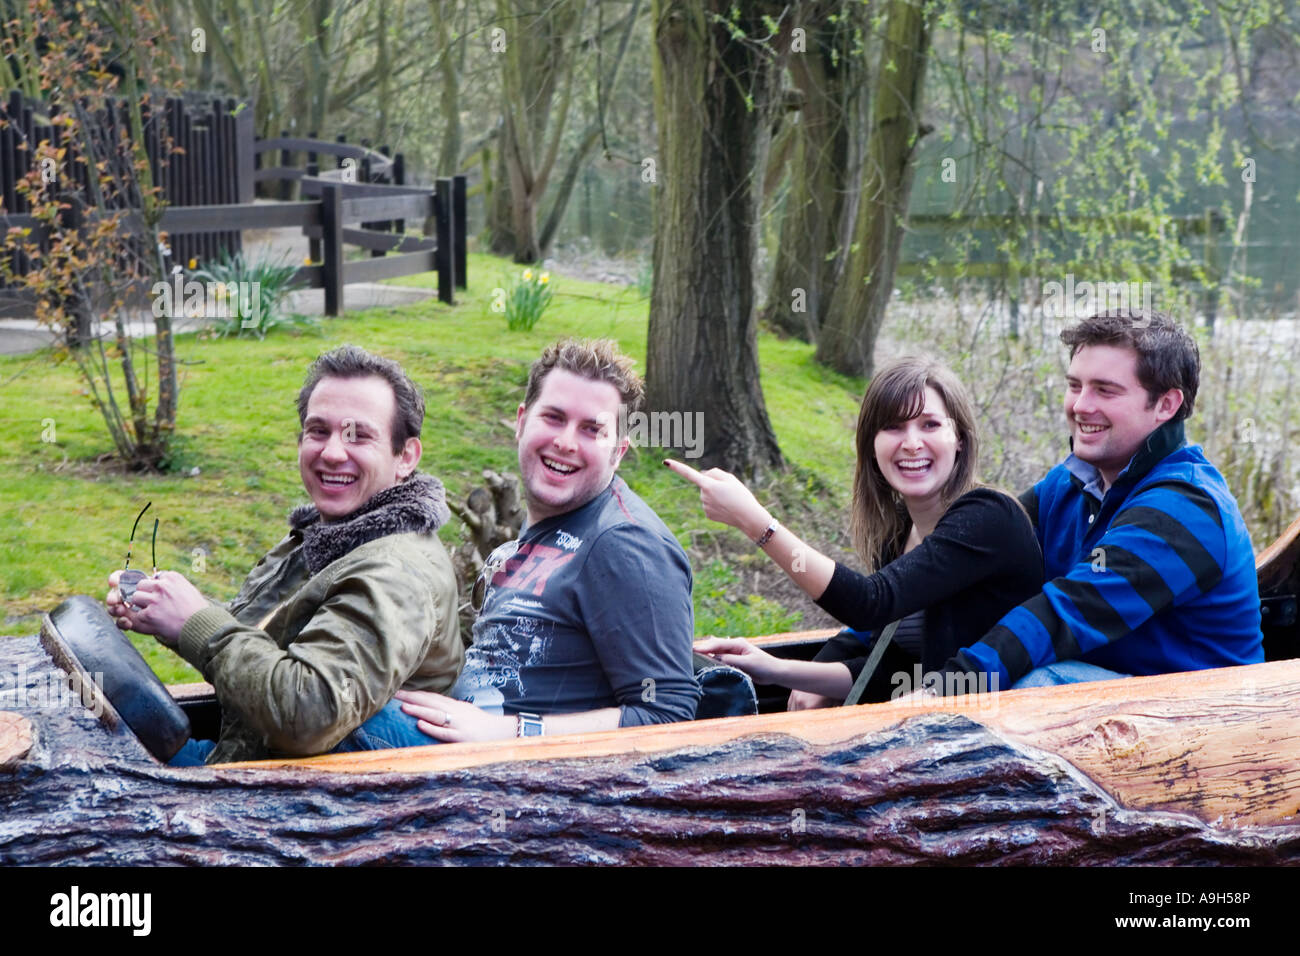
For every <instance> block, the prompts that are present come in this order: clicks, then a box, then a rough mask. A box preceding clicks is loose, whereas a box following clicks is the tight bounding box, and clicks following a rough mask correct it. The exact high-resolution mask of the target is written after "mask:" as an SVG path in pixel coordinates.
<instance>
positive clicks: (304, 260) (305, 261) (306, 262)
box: [302, 256, 311, 266]
mask: <svg viewBox="0 0 1300 956" xmlns="http://www.w3.org/2000/svg"><path fill="white" fill-rule="evenodd" d="M302 264H303V265H305V266H309V265H311V256H303V257H302Z"/></svg>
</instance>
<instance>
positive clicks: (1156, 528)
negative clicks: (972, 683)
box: [940, 310, 1264, 688]
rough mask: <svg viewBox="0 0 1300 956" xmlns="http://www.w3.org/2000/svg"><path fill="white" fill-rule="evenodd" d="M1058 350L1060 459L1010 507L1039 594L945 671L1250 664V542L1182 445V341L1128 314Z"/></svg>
mask: <svg viewBox="0 0 1300 956" xmlns="http://www.w3.org/2000/svg"><path fill="white" fill-rule="evenodd" d="M1061 339H1062V341H1063V342H1064V343H1065V344H1066V345H1067V346H1068V347H1069V349H1070V367H1069V371H1068V372H1067V374H1066V391H1065V415H1066V419H1067V421H1068V422H1069V427H1070V440H1071V441H1070V444H1071V449H1072V454H1071V455H1070V456H1069V457H1068V458H1066V460H1065V461H1064V462H1063V463H1061V464H1060V465H1057V466H1056V467H1055V468H1053V469H1052V470H1051V471H1050V472H1048V474H1047V476H1046V477H1045V478H1043V480H1042V481H1040V482H1038V484H1036V485H1034V487H1033V488H1032V489H1030V490H1029V491H1028V492H1026V493H1025V495H1024V496H1023V497H1022V498H1021V501H1022V503H1023V504H1024V505H1025V507H1026V509H1027V510H1028V512H1029V516H1030V518H1031V519H1032V520H1033V522H1034V526H1035V528H1036V530H1037V533H1038V539H1039V543H1040V544H1041V545H1042V548H1043V559H1044V563H1045V565H1046V571H1047V579H1048V580H1047V583H1046V584H1045V585H1044V586H1043V590H1042V592H1041V593H1039V594H1037V595H1035V596H1034V597H1032V598H1030V599H1029V600H1028V601H1026V602H1025V603H1023V604H1021V605H1020V606H1019V607H1016V608H1014V609H1012V610H1011V611H1010V612H1009V613H1008V614H1007V615H1006V616H1005V617H1003V618H1002V620H1001V621H999V622H998V623H997V624H996V625H995V626H994V628H993V629H992V630H991V631H989V633H987V634H985V635H984V637H982V638H981V639H980V640H979V642H978V643H976V644H974V645H972V646H971V647H967V648H964V649H962V650H961V651H959V652H958V653H957V654H956V656H954V657H952V658H950V659H949V661H948V663H947V665H946V667H945V670H947V671H951V672H954V674H955V673H959V672H965V673H979V672H984V673H987V674H988V675H989V681H990V684H991V685H992V686H998V687H1004V688H1005V687H1013V686H1014V687H1039V686H1046V685H1050V684H1065V683H1075V682H1081V681H1091V680H1105V679H1108V678H1113V677H1124V676H1129V675H1136V674H1163V673H1169V672H1174V671H1190V670H1201V669H1204V668H1210V667H1229V666H1232V665H1237V664H1256V663H1260V662H1262V661H1263V660H1264V650H1263V638H1262V635H1261V634H1260V612H1259V589H1258V584H1257V581H1256V577H1255V559H1254V552H1253V549H1252V548H1251V543H1250V536H1249V535H1248V533H1247V531H1246V526H1245V523H1244V521H1243V520H1242V517H1241V511H1240V510H1239V509H1238V507H1237V502H1236V500H1235V499H1234V498H1233V496H1232V493H1231V492H1230V491H1229V490H1228V487H1227V484H1226V482H1225V481H1224V479H1223V475H1221V474H1220V473H1219V471H1218V469H1216V468H1215V467H1214V466H1213V465H1212V464H1210V462H1209V461H1207V460H1206V458H1205V455H1204V453H1203V452H1202V450H1201V448H1200V446H1198V445H1188V444H1187V441H1186V439H1185V437H1184V434H1183V422H1184V420H1185V419H1186V418H1187V417H1188V416H1189V415H1190V414H1191V412H1192V407H1193V405H1194V403H1195V401H1196V389H1197V384H1198V382H1199V378H1200V355H1199V353H1198V351H1197V348H1196V343H1195V341H1194V340H1193V339H1192V338H1191V336H1190V335H1188V334H1187V332H1186V331H1184V330H1183V329H1182V328H1181V327H1179V326H1178V325H1177V324H1176V323H1174V322H1173V321H1172V320H1170V319H1169V318H1168V317H1167V316H1165V315H1162V314H1160V313H1148V312H1141V311H1137V310H1120V311H1115V312H1108V313H1104V314H1101V315H1096V316H1093V317H1092V318H1089V319H1085V320H1084V321H1082V322H1080V323H1079V324H1078V325H1077V326H1075V327H1073V328H1070V329H1066V330H1065V331H1064V332H1062V333H1061ZM995 678H996V680H997V683H996V684H992V682H993V680H994V679H995ZM940 686H957V687H961V686H965V683H964V682H963V681H960V680H958V681H952V680H945V681H943V682H941V685H940Z"/></svg>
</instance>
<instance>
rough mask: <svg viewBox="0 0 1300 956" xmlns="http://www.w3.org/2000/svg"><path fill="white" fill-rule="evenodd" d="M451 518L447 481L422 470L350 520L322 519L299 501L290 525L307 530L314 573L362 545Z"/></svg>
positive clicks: (306, 542) (435, 527)
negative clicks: (444, 485) (445, 484)
mask: <svg viewBox="0 0 1300 956" xmlns="http://www.w3.org/2000/svg"><path fill="white" fill-rule="evenodd" d="M449 517H451V512H450V510H449V509H448V508H447V493H446V490H445V489H444V488H443V487H442V482H441V481H439V480H438V479H437V478H434V477H433V476H432V475H423V474H420V473H419V472H416V473H415V474H413V475H411V477H410V478H408V479H406V481H403V482H401V483H400V484H396V485H393V486H392V487H391V488H385V489H384V490H383V491H381V492H379V493H378V494H376V495H374V496H373V497H372V498H371V499H370V500H369V501H367V502H366V503H365V504H364V505H362V506H361V507H360V508H358V509H357V510H356V511H354V512H352V514H350V515H348V516H347V517H346V518H342V519H340V520H338V521H322V520H320V512H318V511H317V510H316V506H315V505H299V506H298V507H297V508H294V509H293V511H292V512H290V514H289V526H290V527H291V528H292V529H293V530H295V531H300V532H302V538H303V542H302V548H303V556H304V557H305V558H306V559H307V568H308V570H310V571H311V573H312V574H319V573H320V572H321V570H322V569H324V568H325V567H326V566H327V565H329V564H331V563H333V562H334V561H337V560H338V559H339V558H341V557H343V555H345V554H347V553H348V552H350V551H353V550H355V549H356V548H359V547H361V545H363V544H365V543H366V542H368V541H374V540H375V539H376V538H382V537H385V536H386V535H390V534H405V533H407V532H411V531H416V532H430V533H432V532H435V531H437V530H438V528H440V527H441V526H442V525H443V524H444V523H445V522H446V520H447V519H448V518H449Z"/></svg>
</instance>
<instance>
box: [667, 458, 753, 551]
mask: <svg viewBox="0 0 1300 956" xmlns="http://www.w3.org/2000/svg"><path fill="white" fill-rule="evenodd" d="M664 464H665V465H667V466H668V468H669V469H670V470H671V471H673V472H674V473H676V474H678V475H681V476H682V477H683V478H685V479H686V480H687V481H689V482H690V483H691V484H693V485H695V487H697V488H699V489H700V503H701V504H703V505H704V514H705V516H706V517H708V518H709V520H710V521H720V522H722V523H723V524H729V525H731V526H732V527H733V528H736V529H738V530H740V531H741V532H743V533H744V534H746V535H747V536H748V537H749V539H750V540H751V541H753V540H756V539H757V538H758V537H759V536H760V535H762V533H763V532H764V531H766V530H767V526H768V524H769V523H770V522H771V520H772V516H771V515H770V514H769V513H768V511H767V509H766V508H764V507H763V506H762V505H761V504H759V503H758V499H757V498H755V497H754V495H753V494H752V493H751V492H750V490H749V489H748V488H746V487H745V486H744V484H742V483H741V481H740V479H739V478H737V477H736V476H735V475H733V474H732V473H731V472H729V471H723V470H722V469H721V468H710V469H709V470H708V471H696V470H695V469H694V468H692V467H691V466H690V465H684V464H682V463H681V462H680V461H673V460H672V459H666V460H665V461H664Z"/></svg>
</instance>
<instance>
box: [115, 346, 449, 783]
mask: <svg viewBox="0 0 1300 956" xmlns="http://www.w3.org/2000/svg"><path fill="white" fill-rule="evenodd" d="M298 418H299V422H300V424H301V429H302V430H301V432H300V433H299V436H298V466H299V471H300V473H301V477H302V483H303V487H304V488H305V489H306V491H307V494H308V496H309V497H310V498H311V501H312V504H310V505H303V506H300V507H298V508H296V509H294V511H293V512H292V514H291V515H290V516H289V534H288V536H287V537H285V538H284V539H283V540H282V541H281V542H280V543H279V544H277V545H276V546H275V547H274V548H273V549H271V551H270V552H269V553H268V554H267V555H266V557H264V558H263V559H262V560H261V561H260V562H259V563H258V565H257V566H256V567H255V568H254V569H253V570H252V571H251V572H250V573H249V576H248V578H247V579H246V580H245V581H244V585H243V587H242V588H241V589H240V592H239V595H238V596H237V597H236V598H235V599H234V600H233V601H232V602H231V603H230V604H229V605H228V606H225V607H223V606H221V605H218V604H215V603H212V602H209V601H208V600H207V599H206V598H204V597H203V596H202V595H201V594H200V593H199V592H198V590H197V589H196V588H195V587H194V585H193V584H191V583H190V582H189V581H188V580H187V579H186V578H185V577H184V576H183V575H181V574H178V573H177V572H175V571H163V572H161V573H159V574H158V575H157V576H156V577H154V578H147V579H145V580H144V581H142V582H140V584H139V586H138V587H137V589H136V591H135V593H134V594H133V595H131V600H130V603H126V602H124V601H123V600H122V598H121V595H120V593H119V591H118V589H117V584H118V577H119V576H120V572H118V573H114V574H113V575H112V576H110V578H109V583H110V584H111V585H112V588H113V589H112V590H111V591H110V592H109V595H108V609H109V611H110V613H112V614H113V615H114V616H115V617H116V618H117V622H118V626H120V627H122V628H128V629H132V630H135V631H138V632H140V633H142V634H152V635H154V636H155V637H157V638H158V640H159V641H160V642H161V643H162V644H164V645H166V646H167V647H171V648H173V649H174V650H176V651H177V653H179V654H180V655H181V656H182V657H184V658H185V659H186V660H187V661H189V662H190V663H191V664H193V665H194V667H196V668H197V669H198V670H199V671H200V672H201V673H202V674H203V676H204V677H205V678H206V679H207V680H209V681H210V682H211V683H212V685H213V687H214V688H215V689H216V694H217V698H218V700H219V701H220V703H221V709H222V728H221V737H220V740H219V741H217V743H216V744H215V745H213V744H212V742H210V741H190V742H189V743H188V744H187V745H186V746H185V748H183V749H182V751H181V753H180V754H178V755H177V758H176V759H174V760H173V763H174V764H178V765H186V764H197V763H200V762H207V763H224V762H227V761H232V760H248V759H257V758H259V757H265V756H267V755H268V754H270V753H272V752H276V753H282V754H294V755H308V754H318V753H324V752H326V751H329V750H331V749H334V748H336V747H339V748H340V749H353V748H352V747H350V746H349V745H348V743H347V738H349V735H351V734H352V733H353V732H354V731H355V730H356V728H357V727H359V726H360V725H361V724H362V723H363V722H364V721H366V720H367V719H368V718H369V717H371V716H372V715H373V714H375V713H377V712H378V711H379V710H380V709H382V708H383V707H384V705H385V704H387V703H388V701H389V700H390V699H391V698H392V696H393V694H394V693H396V692H397V691H398V690H400V689H403V688H405V689H410V690H428V691H443V690H446V689H447V688H449V687H450V686H451V684H452V683H453V682H454V681H455V679H456V677H457V675H458V674H459V673H460V669H461V665H462V663H463V660H464V650H463V646H462V644H461V640H460V634H459V628H458V626H457V617H456V578H455V573H454V572H453V570H452V566H451V560H450V558H449V557H448V555H447V552H446V550H445V549H444V548H443V546H442V544H441V543H440V542H439V540H438V537H437V530H438V527H439V526H440V525H441V524H442V523H443V522H444V521H446V519H447V517H448V509H447V505H446V501H445V495H444V492H443V487H442V484H441V483H440V482H439V481H438V480H437V479H436V478H433V477H431V476H428V475H422V474H419V473H418V472H417V471H416V466H417V465H418V464H419V461H420V455H421V446H420V437H419V436H420V428H421V426H422V424H423V421H424V401H423V399H422V398H421V397H420V393H419V392H418V390H417V389H416V388H415V386H414V384H412V382H411V381H410V379H409V378H407V376H406V374H405V373H404V372H403V371H402V369H401V366H399V365H398V364H397V363H396V362H393V361H390V360H388V359H383V358H380V357H379V356H376V355H372V354H370V353H368V352H366V351H365V350H363V349H360V348H356V347H355V346H343V347H341V348H338V349H335V350H334V351H332V352H328V353H326V354H324V355H321V356H320V357H319V358H318V359H317V360H316V361H315V362H314V363H313V364H312V366H311V368H310V369H309V371H308V374H307V380H306V382H305V383H304V385H303V387H302V390H301V392H300V393H299V395H298Z"/></svg>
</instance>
